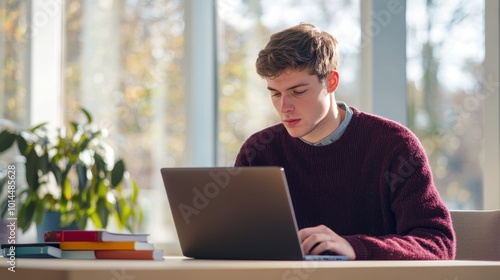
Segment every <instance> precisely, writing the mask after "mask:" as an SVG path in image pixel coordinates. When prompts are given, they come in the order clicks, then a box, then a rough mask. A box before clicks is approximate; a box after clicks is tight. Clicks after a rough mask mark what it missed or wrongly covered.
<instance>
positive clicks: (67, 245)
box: [59, 241, 154, 251]
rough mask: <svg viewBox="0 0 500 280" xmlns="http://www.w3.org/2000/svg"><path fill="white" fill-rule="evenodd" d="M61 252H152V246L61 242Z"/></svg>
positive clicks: (131, 243)
mask: <svg viewBox="0 0 500 280" xmlns="http://www.w3.org/2000/svg"><path fill="white" fill-rule="evenodd" d="M59 246H60V248H61V250H66V251H70V250H85V251H88V250H153V249H154V246H153V244H151V243H146V242H133V241H123V242H122V241H119V242H79V241H70V242H61V243H59Z"/></svg>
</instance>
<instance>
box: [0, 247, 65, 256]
mask: <svg viewBox="0 0 500 280" xmlns="http://www.w3.org/2000/svg"><path fill="white" fill-rule="evenodd" d="M2 255H3V256H4V258H10V257H11V256H14V257H16V258H61V249H59V248H57V247H54V246H37V245H34V246H12V247H4V248H2Z"/></svg>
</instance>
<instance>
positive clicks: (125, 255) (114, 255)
mask: <svg viewBox="0 0 500 280" xmlns="http://www.w3.org/2000/svg"><path fill="white" fill-rule="evenodd" d="M94 253H95V257H96V259H112V260H118V259H119V260H163V250H145V251H114V250H102V251H101V250H99V251H97V250H96V251H94Z"/></svg>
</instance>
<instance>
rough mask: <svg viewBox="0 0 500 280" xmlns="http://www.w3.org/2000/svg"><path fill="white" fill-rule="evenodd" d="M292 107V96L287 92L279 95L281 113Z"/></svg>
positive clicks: (288, 110)
mask: <svg viewBox="0 0 500 280" xmlns="http://www.w3.org/2000/svg"><path fill="white" fill-rule="evenodd" d="M292 109H293V102H292V98H291V97H290V96H289V95H287V94H283V95H282V96H281V112H283V113H286V112H290V111H291V110H292Z"/></svg>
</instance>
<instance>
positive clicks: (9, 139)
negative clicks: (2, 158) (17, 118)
mask: <svg viewBox="0 0 500 280" xmlns="http://www.w3.org/2000/svg"><path fill="white" fill-rule="evenodd" d="M16 136H17V135H16V134H14V133H10V132H9V131H8V130H4V131H2V132H1V133H0V153H2V152H4V151H5V150H7V149H8V148H10V147H11V146H12V144H14V141H16Z"/></svg>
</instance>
